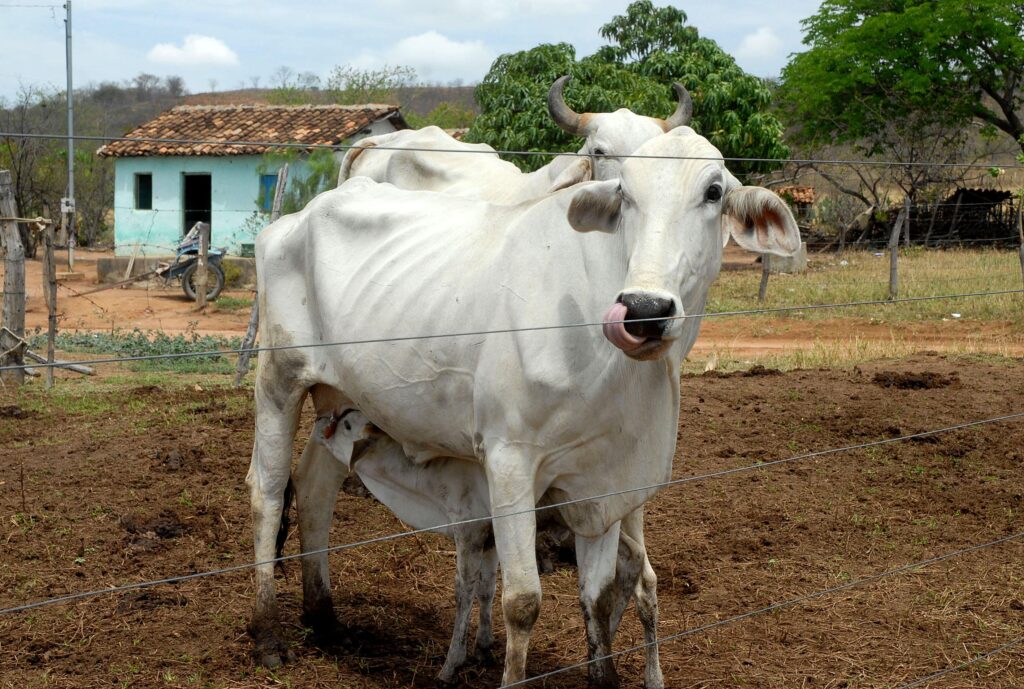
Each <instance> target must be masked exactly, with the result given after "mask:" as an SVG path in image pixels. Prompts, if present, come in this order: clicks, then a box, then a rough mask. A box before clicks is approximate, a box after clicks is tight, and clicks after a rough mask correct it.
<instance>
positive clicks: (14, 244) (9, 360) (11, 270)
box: [0, 170, 25, 385]
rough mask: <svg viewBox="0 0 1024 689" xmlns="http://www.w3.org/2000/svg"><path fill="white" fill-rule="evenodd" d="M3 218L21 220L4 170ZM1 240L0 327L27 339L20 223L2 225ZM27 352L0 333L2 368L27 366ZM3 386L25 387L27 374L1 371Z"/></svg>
mask: <svg viewBox="0 0 1024 689" xmlns="http://www.w3.org/2000/svg"><path fill="white" fill-rule="evenodd" d="M0 217H7V218H16V217H18V208H17V206H16V205H15V203H14V182H13V178H12V177H11V172H10V170H0ZM0 240H2V243H3V249H4V301H3V305H4V311H3V320H2V322H0V325H2V326H3V327H4V328H6V329H7V330H9V331H11V332H12V333H14V336H15V337H18V338H21V337H24V336H25V247H23V246H22V245H21V237H20V236H19V235H18V223H16V222H14V221H13V220H4V221H0ZM23 348H24V344H23V343H22V342H20V341H12V340H11V338H8V337H4V336H3V331H0V366H22V365H24V359H23V358H22V350H23ZM0 382H3V383H14V384H16V385H21V384H22V383H24V382H25V370H24V369H15V370H12V371H0Z"/></svg>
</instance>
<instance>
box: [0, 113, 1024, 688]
mask: <svg viewBox="0 0 1024 689" xmlns="http://www.w3.org/2000/svg"><path fill="white" fill-rule="evenodd" d="M0 137H10V138H54V139H62V140H63V139H67V138H68V137H67V136H65V135H63V134H61V135H49V134H20V133H12V132H0ZM72 138H74V139H76V140H86V141H124V142H139V143H159V144H168V145H173V144H202V145H219V146H235V147H238V146H267V147H271V148H302V149H307V150H308V149H314V148H328V149H332V150H336V151H343V150H348V149H350V148H353V147H354V146H351V145H342V144H337V145H333V144H331V145H328V144H313V145H310V144H304V143H282V142H259V141H222V140H193V139H161V138H140V137H91V136H80V135H79V136H75V137H72ZM377 150H405V151H429V152H439V153H470V152H472V153H487V154H493V153H499V154H507V155H522V156H563V155H568V156H578V155H589V154H586V153H574V152H555V151H515V150H505V151H494V152H491V151H475V150H472V149H469V150H463V149H419V148H405V147H401V148H399V147H387V146H381V147H377ZM618 157H621V158H650V159H676V160H678V159H697V160H715V159H713V158H703V157H696V158H692V157H681V156H649V155H635V154H634V155H627V156H618ZM725 160H726V161H733V162H777V163H798V164H808V163H816V164H837V165H840V164H841V165H851V164H858V165H867V166H899V167H915V166H929V167H950V168H953V167H955V168H982V167H983V168H990V167H992V166H991V165H989V164H977V163H975V164H971V163H906V162H900V161H872V160H842V159H832V160H810V159H779V160H775V159H763V158H725ZM999 167H1002V168H1013V169H1018V168H1019V169H1024V166H1022V165H1001V166H999ZM954 205H958V206H961V207H965V206H967V205H987V204H952V203H943V204H928V205H927V207H928V208H934V207H936V206H954ZM117 208H118V209H121V210H125V209H130V210H151V211H153V212H154V213H160V212H168V213H170V212H173V213H180V212H181V211H180V210H179V209H135V208H130V207H117ZM217 210H227V209H217ZM258 211H259V209H257V208H249V209H237V211H235V212H246V213H254V212H258ZM1007 239H1013V237H1007ZM997 241H1000V240H998V239H990V238H989V239H967V240H941V239H940V240H935V242H950V243H954V242H955V243H959V244H964V243H983V242H997ZM144 245H145V246H154V245H151V244H149V243H148V242H146V243H144ZM140 246H141V244H140ZM155 246H159V245H155ZM1017 294H1024V290H1017V289H1015V290H998V291H986V292H978V291H975V292H964V293H957V294H942V295H929V296H920V297H902V298H894V299H873V300H861V301H849V302H841V303H832V304H806V305H797V306H786V307H772V308H758V309H745V310H735V311H723V312H710V313H702V314H685V315H679V316H673V317H670V318H669V319H663V318H652V319H639V320H632V319H631V320H630V322H633V323H635V322H642V321H644V320H651V321H663V320H684V319H693V318H714V317H727V316H752V315H760V314H778V313H786V312H800V311H809V310H817V309H839V308H852V307H864V306H889V305H896V304H905V303H913V302H921V301H932V300H953V299H967V298H980V297H994V296H1004V295H1017ZM616 322H625V321H616ZM604 325H605V323H604V322H585V323H572V324H550V325H540V326H533V327H519V328H503V329H493V330H469V331H461V332H449V333H439V334H413V335H407V336H391V337H379V338H370V339H357V340H348V341H338V342H315V343H304V344H295V345H279V346H259V347H251V348H237V349H221V350H209V351H200V352H180V353H166V354H153V355H140V356H122V357H106V358H94V359H85V360H81V361H75V362H72V363H74V364H77V365H83V364H88V365H94V364H108V363H111V364H113V363H127V362H142V361H154V360H168V359H183V358H193V357H213V356H223V355H234V354H243V353H254V352H275V351H281V350H295V349H307V348H323V347H340V346H356V345H367V344H375V343H390V342H403V341H411V340H432V339H440V338H457V337H468V336H496V335H502V334H512V333H520V332H542V331H549V330H560V329H567V328H583V327H600V326H604ZM67 365H68V364H67V363H56V362H50V363H40V364H33V365H22V366H3V367H0V371H11V370H18V369H29V368H32V369H40V368H63V367H66V366H67ZM1022 417H1024V412H1019V413H1012V414H1006V415H1002V416H996V417H991V418H987V419H981V420H976V421H969V422H964V423H960V424H956V425H951V426H946V427H943V428H937V429H933V430H929V431H923V432H920V433H913V434H908V435H902V436H898V437H894V438H885V439H881V440H874V441H868V442H863V443H858V444H854V445H848V446H844V447H837V448H830V449H826V450H820V451H816V452H809V453H805V454H799V455H794V456H790V457H785V458H781V459H777V460H773V461H768V462H759V463H757V464H752V465H745V466H740V467H735V468H731V469H725V470H721V471H716V472H711V473H706V474H701V475H694V476H687V477H683V478H679V479H673V480H669V481H665V482H661V483H657V484H651V485H646V486H642V487H636V488H628V489H623V490H619V491H613V492H609V493H604V494H601V495H595V496H589V497H585V498H577V499H572V500H566V501H563V502H559V503H555V504H551V505H544V506H542V507H535V508H533V509H530V510H523V511H518V512H511V513H503V514H498V515H494V516H488V517H481V518H476V519H467V520H461V521H455V522H450V523H447V524H441V525H437V526H433V527H429V528H422V529H413V530H408V531H403V532H396V533H390V534H385V535H381V536H376V537H372V538H367V539H364V540H360V541H355V542H350V543H345V544H340V545H335V546H330V547H327V548H324V549H320V550H315V551H307V552H302V553H296V554H290V555H284V556H281V557H279V558H274V559H272V560H267V561H262V562H250V563H242V564H237V565H232V566H229V567H224V568H219V569H213V570H208V571H203V572H193V573H190V574H183V575H176V576H170V577H166V578H162V579H153V580H147V581H142V582H131V583H125V584H121V585H118V586H112V587H108V588H103V589H96V590H89V591H81V592H77V593H71V594H67V595H63V596H57V597H52V598H48V599H44V600H39V601H34V602H29V603H24V604H21V605H16V606H11V607H7V608H3V609H0V615H12V614H15V613H19V612H24V611H28V610H34V609H37V608H42V607H47V606H52V605H58V604H63V603H70V602H74V601H80V600H85V599H89V598H95V597H99V596H104V595H109V594H117V593H123V592H126V591H131V590H137V589H143V588H150V587H154V586H161V585H168V584H180V583H185V582H189V581H193V580H198V579H204V578H208V577H214V576H220V575H225V574H229V573H233V572H239V571H243V570H249V569H252V568H254V567H258V566H261V565H267V564H272V563H277V562H283V561H287V560H294V559H297V558H302V557H307V556H310V555H316V554H324V553H333V552H339V551H344V550H350V549H354V548H359V547H365V546H369V545H372V544H379V543H385V542H389V541H394V540H396V539H399V538H405V537H409V536H414V535H417V534H424V533H428V532H435V531H438V530H441V529H451V528H455V527H459V526H466V525H470V524H474V523H483V522H488V523H490V522H493V520H495V519H502V518H507V517H511V516H515V515H519V514H524V513H528V512H538V511H542V510H549V509H557V508H560V507H566V506H569V505H573V504H577V503H582V502H589V501H595V500H601V499H606V498H610V497H613V496H616V495H622V494H626V493H631V492H637V491H653V490H660V489H664V488H668V487H671V486H677V485H683V484H687V483H693V482H697V481H703V480H710V479H716V478H723V477H728V476H733V475H736V474H740V473H744V472H751V471H760V470H765V469H768V468H771V467H774V466H778V465H782V464H787V463H792V462H798V461H804V460H810V459H814V458H821V457H825V456H830V455H838V454H840V453H846V452H853V451H857V450H863V449H867V448H872V447H878V446H881V445H887V444H891V443H897V442H902V441H907V440H913V439H916V438H923V437H930V436H934V435H938V434H942V433H949V432H953V431H957V430H965V429H969V428H975V427H978V426H983V425H989V424H996V423H1006V422H1010V421H1017V420H1019V419H1021V418H1022ZM1021 538H1024V532H1019V533H1014V534H1012V535H1008V536H1003V537H1000V538H995V539H993V540H989V541H987V542H984V543H979V544H976V545H972V546H968V547H964V548H962V549H959V550H955V551H952V552H948V553H945V554H943V555H940V556H937V557H933V558H929V559H927V560H922V561H919V562H914V563H911V564H907V565H903V566H900V567H896V568H893V569H888V570H885V571H883V572H879V573H877V574H873V575H870V576H865V577H862V578H859V579H855V580H853V581H850V582H847V583H845V584H842V585H838V586H834V587H830V588H826V589H822V590H819V591H815V592H812V593H808V594H804V595H801V596H797V597H795V598H790V599H787V600H783V601H779V602H776V603H773V604H771V605H768V606H766V607H763V608H758V609H756V610H751V611H748V612H744V613H741V614H738V615H734V616H732V617H728V618H724V619H721V620H716V621H715V622H712V623H708V624H704V625H701V626H698V627H693V628H690V629H685V630H682V631H679V632H675V633H672V634H669V635H667V636H663V637H660V638H658V639H656V640H655V641H654V642H652V643H651V644H641V645H637V646H633V647H630V648H626V649H622V650H620V651H616V652H614V653H611V654H609V655H607V656H602V657H597V658H590V659H588V660H586V661H583V662H580V663H575V664H570V665H567V666H564V667H560V668H558V669H556V670H553V671H550V672H546V673H542V674H538V675H535V676H533V677H530V678H527V679H526V680H523V681H521V682H518V683H515V684H513V685H510V686H519V685H526V684H531V683H534V682H542V681H544V680H545V679H548V678H551V677H553V676H555V675H559V674H562V673H565V672H568V671H571V670H574V669H580V668H583V667H586V666H588V665H590V664H591V663H595V662H600V661H604V660H608V659H614V658H617V657H619V656H622V655H625V654H629V653H635V652H637V651H642V650H644V649H646V648H649V647H650V646H651V645H661V644H664V643H668V642H671V641H674V640H678V639H682V638H685V637H688V636H692V635H695V634H699V633H704V632H708V631H712V630H714V629H717V628H720V627H723V626H726V625H729V624H733V623H737V622H740V621H743V620H746V619H750V618H752V617H756V616H759V615H764V614H767V613H771V612H774V611H777V610H781V609H784V608H787V607H791V606H794V605H797V604H800V603H804V602H808V601H812V600H816V599H818V598H822V597H825V596H828V595H830V594H834V593H837V592H840V591H844V590H847V589H851V588H854V587H857V586H863V585H866V584H870V583H873V582H877V581H881V580H883V579H887V578H889V577H894V576H897V575H900V574H904V573H907V572H910V571H913V570H917V569H920V568H922V567H925V566H928V565H932V564H936V563H940V562H945V561H948V560H952V559H954V558H958V557H961V556H965V555H968V554H971V553H975V552H978V551H981V550H984V549H988V548H992V547H996V546H999V545H1003V544H1006V543H1009V542H1015V541H1019V540H1020V539H1021ZM1022 643H1024V638H1022V639H1016V640H1013V641H1010V642H1008V643H1006V644H1004V645H1002V646H999V647H997V648H995V649H993V650H990V651H988V652H986V653H982V654H979V655H976V656H974V657H972V658H971V659H969V660H967V661H965V662H962V663H959V664H956V665H953V666H950V667H947V668H945V669H943V670H940V671H937V672H935V673H933V674H931V675H928V676H925V677H922V678H920V679H917V680H914V681H912V682H910V683H907V684H904V685H902V687H900V689H912V688H913V687H918V686H921V685H923V684H926V683H928V682H930V681H934V680H936V679H939V678H941V677H944V676H946V675H948V674H950V673H953V672H957V671H960V670H963V669H964V668H967V667H969V666H971V665H973V664H975V663H978V662H981V661H983V660H985V659H986V658H989V657H991V656H993V655H995V654H998V653H1002V652H1004V651H1007V650H1009V649H1011V648H1014V647H1016V646H1018V645H1020V644H1022Z"/></svg>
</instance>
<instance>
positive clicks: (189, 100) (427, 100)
mask: <svg viewBox="0 0 1024 689" xmlns="http://www.w3.org/2000/svg"><path fill="white" fill-rule="evenodd" d="M473 90H474V87H473V86H408V87H404V88H400V89H397V90H396V92H395V99H396V100H397V104H398V105H400V106H402V110H403V111H405V112H406V113H410V112H411V113H414V114H416V115H420V116H426V115H428V114H429V113H430V112H431V111H432V110H434V108H436V107H437V106H438V105H440V104H441V103H452V104H454V105H458V106H459V107H461V108H468V109H470V110H472V111H473V112H474V113H478V112H480V107H479V106H478V105H477V104H476V101H475V100H474V99H473ZM273 92H274V90H273V89H239V90H235V91H213V92H210V93H193V94H189V95H187V96H184V97H183V98H182V100H181V103H183V104H185V105H264V104H267V103H270V102H271V98H272V95H271V94H273ZM303 96H304V97H307V96H308V102H310V103H327V102H329V101H328V98H327V94H326V93H324V92H320V91H307V92H305V93H303Z"/></svg>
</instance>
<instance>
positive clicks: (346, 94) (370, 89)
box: [327, 65, 416, 105]
mask: <svg viewBox="0 0 1024 689" xmlns="http://www.w3.org/2000/svg"><path fill="white" fill-rule="evenodd" d="M415 81H416V70H415V69H413V68H412V67H407V66H405V65H395V66H391V65H384V66H383V67H381V68H380V69H359V68H356V67H353V66H352V65H337V66H335V68H334V69H332V70H331V75H330V76H329V77H327V93H328V97H329V98H330V101H331V102H332V103H339V104H341V105H355V104H363V103H394V102H395V101H396V100H397V96H396V93H397V92H398V90H399V89H401V88H405V87H407V86H409V85H411V84H412V83H413V82H415Z"/></svg>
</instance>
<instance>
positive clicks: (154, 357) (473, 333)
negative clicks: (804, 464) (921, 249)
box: [0, 289, 1024, 371]
mask: <svg viewBox="0 0 1024 689" xmlns="http://www.w3.org/2000/svg"><path fill="white" fill-rule="evenodd" d="M1009 294H1024V289H1008V290H996V291H991V292H964V293H960V294H938V295H931V296H922V297H899V298H896V299H868V300H862V301H850V302H843V303H840V304H806V305H802V306H777V307H771V308H763V309H743V310H738V311H717V312H710V313H700V314H683V315H679V316H668V317H663V318H662V317H659V318H636V319H630V320H628V321H614V320H613V321H600V322H596V321H595V322H586V323H567V324H558V325H539V326H528V327H521V328H498V329H494V330H467V331H461V332H449V333H439V334H422V335H406V336H397V337H376V338H369V339H360V340H341V341H335V342H309V343H305V344H289V345H273V346H259V347H246V348H241V347H240V348H235V349H214V350H205V351H199V352H174V353H168V354H143V355H139V356H124V357H107V358H100V359H82V360H78V361H74V362H70V364H75V365H79V366H82V365H88V366H91V365H94V364H119V363H131V362H140V361H159V360H169V359H189V358H196V357H216V356H225V355H235V354H243V353H247V354H254V353H259V352H279V351H285V350H297V349H320V348H324V347H348V346H356V345H368V344H385V343H390V342H409V341H413V340H438V339H446V338H454V337H478V336H488V335H507V334H513V333H523V332H544V331H549V330H566V329H572V328H597V327H603V326H605V325H607V324H616V323H631V324H632V323H644V322H647V321H659V322H662V321H679V320H692V319H694V318H720V317H728V316H754V315H760V314H772V313H786V312H799V311H814V310H819V309H837V308H849V307H860V306H889V305H895V304H908V303H915V302H924V301H936V300H943V299H970V298H976V297H994V296H1004V295H1009ZM70 364H69V362H60V363H58V362H47V363H38V364H31V365H9V366H0V371H17V370H24V369H27V368H32V369H39V368H43V369H45V368H67V367H68V366H69V365H70Z"/></svg>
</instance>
